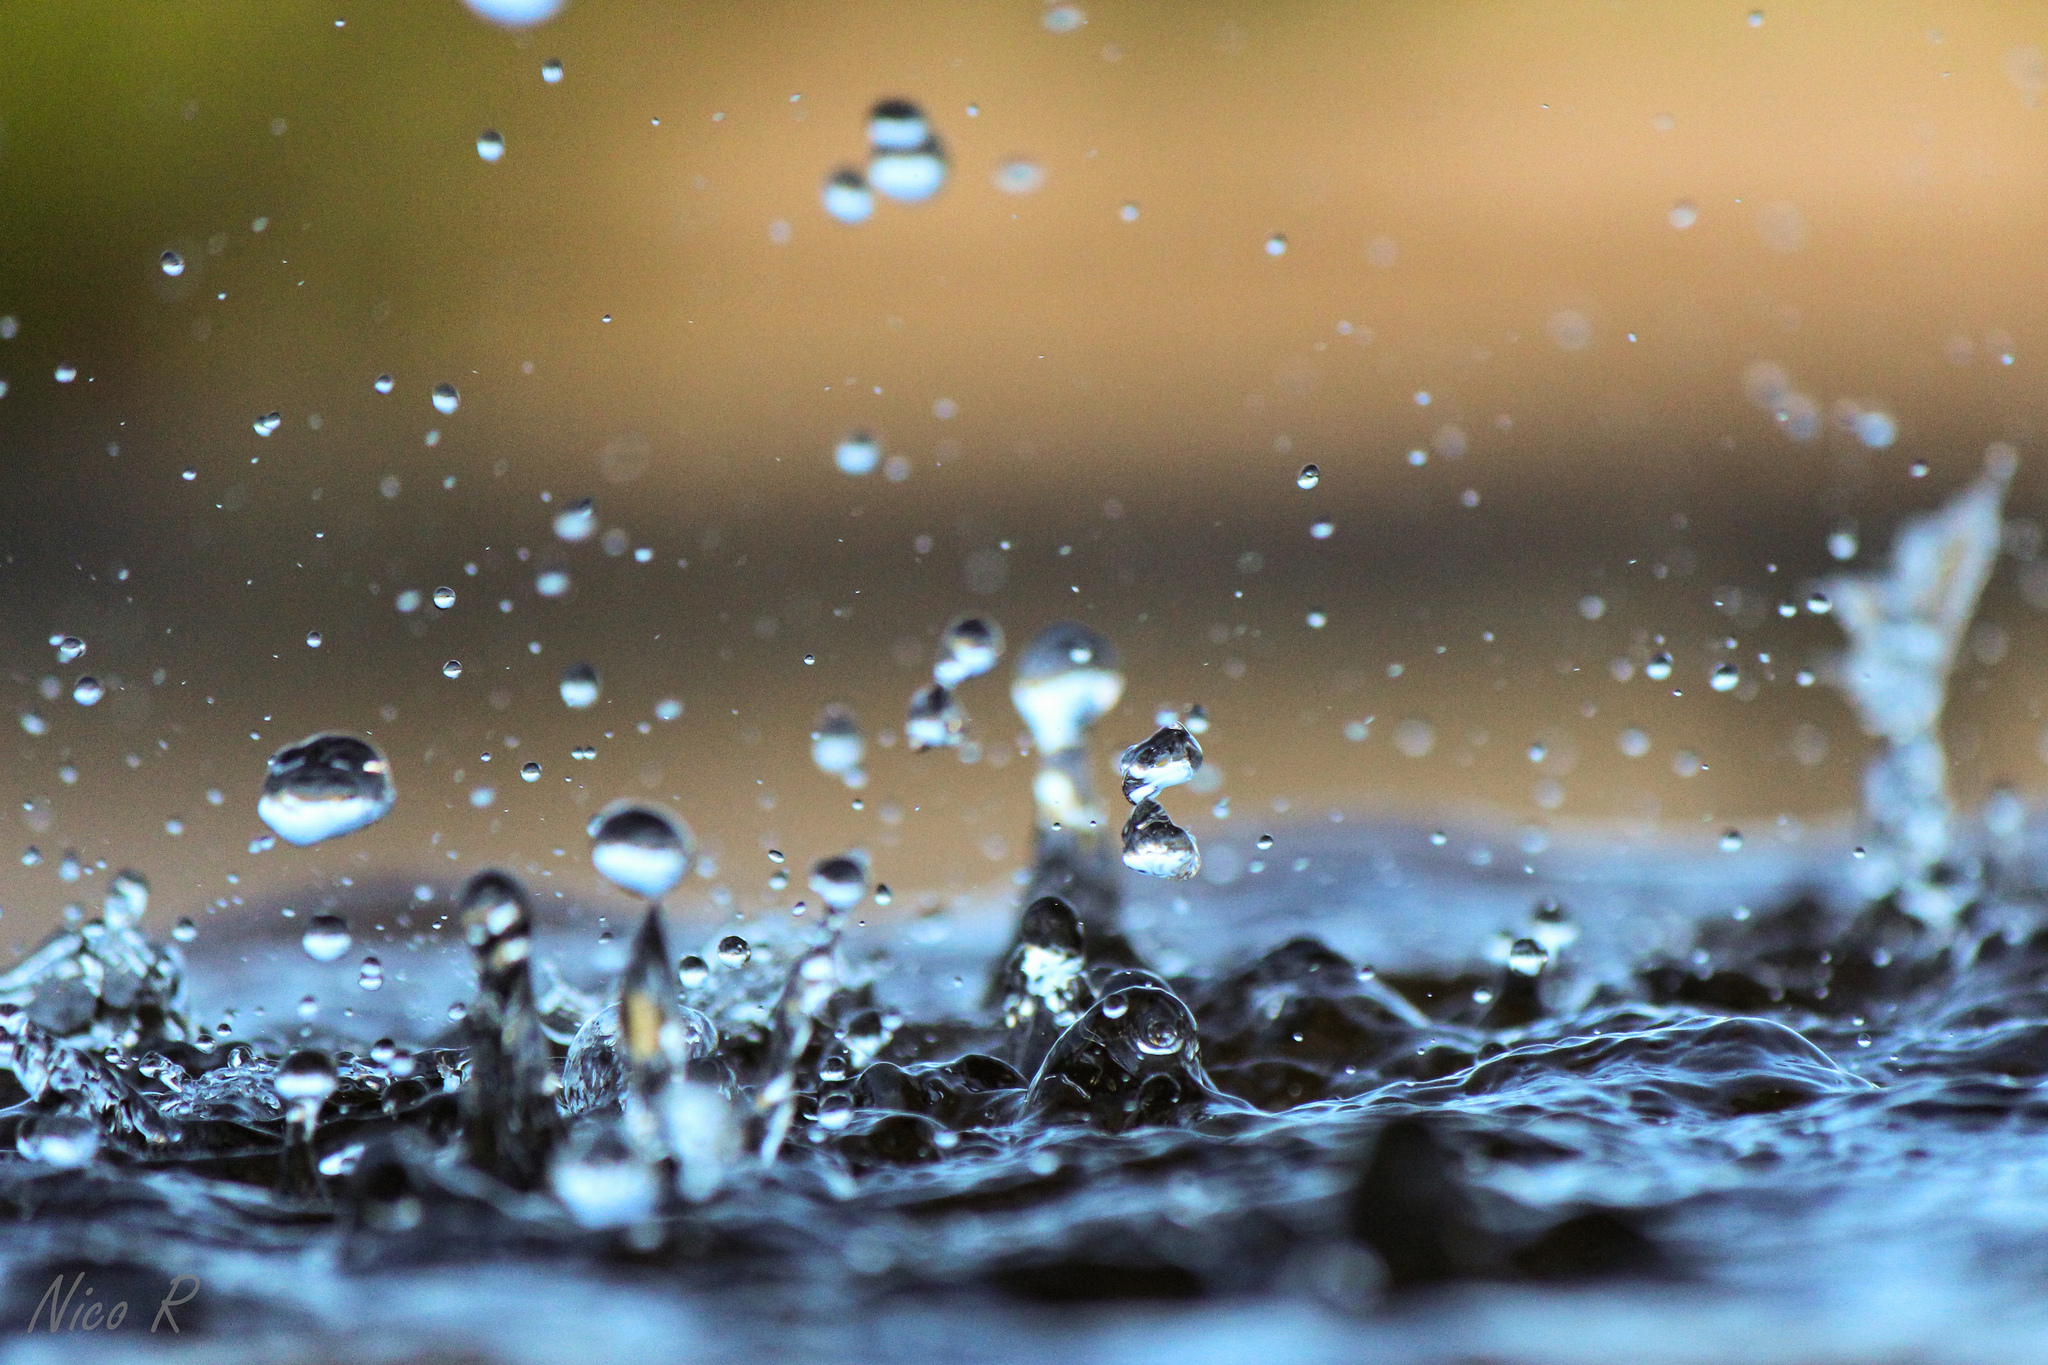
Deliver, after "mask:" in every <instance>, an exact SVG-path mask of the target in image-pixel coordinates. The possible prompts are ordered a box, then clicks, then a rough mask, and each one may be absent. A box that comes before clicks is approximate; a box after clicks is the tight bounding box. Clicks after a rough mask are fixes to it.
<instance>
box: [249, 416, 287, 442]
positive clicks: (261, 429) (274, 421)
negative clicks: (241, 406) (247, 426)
mask: <svg viewBox="0 0 2048 1365" xmlns="http://www.w3.org/2000/svg"><path fill="white" fill-rule="evenodd" d="M255 425H256V434H257V435H258V436H268V435H270V434H271V433H272V432H274V431H276V430H277V429H278V428H279V427H281V426H283V425H284V414H282V413H277V412H266V413H264V414H263V415H262V416H261V417H258V418H257V419H256V424H255Z"/></svg>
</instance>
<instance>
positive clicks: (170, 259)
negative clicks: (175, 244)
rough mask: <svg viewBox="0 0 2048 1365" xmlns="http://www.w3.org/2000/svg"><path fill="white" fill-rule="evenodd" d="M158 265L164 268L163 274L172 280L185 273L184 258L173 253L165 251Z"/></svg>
mask: <svg viewBox="0 0 2048 1365" xmlns="http://www.w3.org/2000/svg"><path fill="white" fill-rule="evenodd" d="M160 264H161V265H162V266H163V268H164V274H166V275H169V276H170V277H171V278H172V279H176V278H177V277H178V276H180V275H182V274H184V273H185V258H184V257H183V256H180V255H179V254H178V253H177V252H175V251H166V252H165V253H164V254H163V259H162V261H161V262H160Z"/></svg>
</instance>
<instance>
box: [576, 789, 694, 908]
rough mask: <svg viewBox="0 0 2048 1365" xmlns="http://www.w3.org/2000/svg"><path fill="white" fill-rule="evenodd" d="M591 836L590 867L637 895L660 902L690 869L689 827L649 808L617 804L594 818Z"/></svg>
mask: <svg viewBox="0 0 2048 1365" xmlns="http://www.w3.org/2000/svg"><path fill="white" fill-rule="evenodd" d="M589 832H590V841H591V843H590V865H591V866H592V867H594V868H596V869H597V871H598V874H599V875H600V876H602V877H604V878H605V879H606V880H607V881H609V882H611V883H612V884H613V885H614V886H617V887H620V888H622V889H623V890H626V891H631V892H633V893H634V894H635V895H639V896H645V897H646V898H647V899H649V900H655V899H658V898H660V897H661V896H663V895H666V894H667V893H668V891H669V889H670V888H672V887H673V886H674V885H675V884H676V883H677V882H679V881H681V880H682V877H683V873H685V872H687V871H688V870H689V867H690V853H691V850H692V847H693V845H694V840H693V838H692V837H691V835H690V832H689V826H687V825H685V824H683V823H682V821H680V820H677V819H675V818H673V817H671V816H669V815H667V814H666V813H664V812H662V811H659V810H656V809H654V808H653V807H651V806H643V805H640V804H638V803H637V802H633V801H615V802H613V803H612V804H611V805H609V806H606V807H605V808H604V809H603V810H601V811H599V812H598V813H597V815H596V816H595V817H593V818H592V820H591V822H590V827H589Z"/></svg>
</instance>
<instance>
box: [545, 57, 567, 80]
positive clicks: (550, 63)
mask: <svg viewBox="0 0 2048 1365" xmlns="http://www.w3.org/2000/svg"><path fill="white" fill-rule="evenodd" d="M540 78H541V79H542V80H544V81H546V82H547V83H548V84H549V85H560V84H561V83H562V62H561V59H560V58H558V57H550V58H548V59H547V60H546V61H544V62H542V63H541V64H540Z"/></svg>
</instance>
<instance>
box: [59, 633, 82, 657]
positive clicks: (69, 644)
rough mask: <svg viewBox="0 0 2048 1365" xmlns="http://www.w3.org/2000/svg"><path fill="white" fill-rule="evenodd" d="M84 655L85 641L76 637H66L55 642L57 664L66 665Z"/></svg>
mask: <svg viewBox="0 0 2048 1365" xmlns="http://www.w3.org/2000/svg"><path fill="white" fill-rule="evenodd" d="M83 653H85V641H83V640H81V639H79V638H78V637H77V636H76V635H66V636H64V637H63V638H62V639H60V640H58V641H57V662H58V663H60V664H68V663H70V662H71V661H72V660H73V659H76V658H77V657H78V656H79V655H81V654H83Z"/></svg>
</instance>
